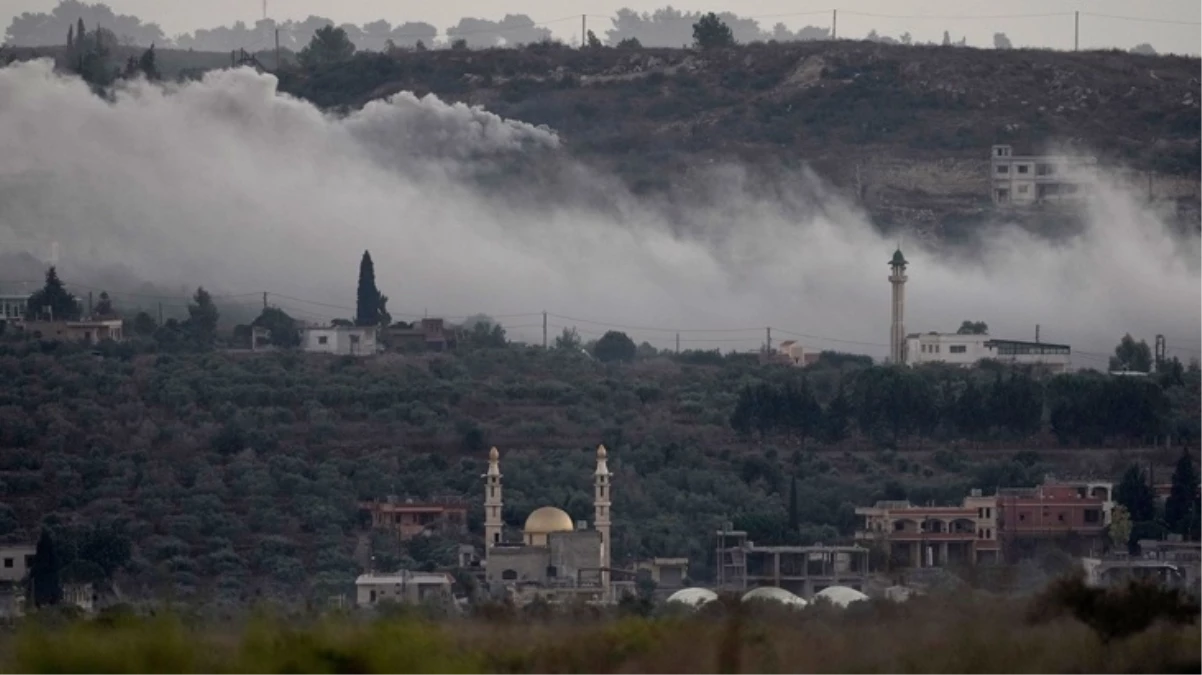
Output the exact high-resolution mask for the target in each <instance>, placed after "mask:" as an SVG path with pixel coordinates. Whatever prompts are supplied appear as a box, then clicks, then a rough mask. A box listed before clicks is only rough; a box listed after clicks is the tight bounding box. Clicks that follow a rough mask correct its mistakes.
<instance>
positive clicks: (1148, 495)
mask: <svg viewBox="0 0 1202 675" xmlns="http://www.w3.org/2000/svg"><path fill="white" fill-rule="evenodd" d="M1114 500H1115V501H1116V502H1118V503H1120V504H1122V505H1123V506H1124V507H1126V509H1127V512H1128V513H1130V514H1131V521H1132V522H1135V523H1144V522H1148V521H1150V520H1152V519H1153V518H1155V517H1156V494H1155V493H1154V492H1152V488H1151V487H1149V486H1148V480H1147V477H1146V475H1145V474H1144V472H1143V470H1141V469H1140V468H1139V467H1138V466H1137V465H1135V464H1132V465H1131V466H1130V467H1128V468H1127V471H1126V472H1125V473H1124V474H1123V478H1122V480H1121V481H1119V484H1118V486H1117V487H1116V488H1115V489H1114Z"/></svg>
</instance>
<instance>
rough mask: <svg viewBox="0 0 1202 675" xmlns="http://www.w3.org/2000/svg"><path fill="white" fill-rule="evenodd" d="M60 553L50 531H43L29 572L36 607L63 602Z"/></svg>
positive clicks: (32, 596)
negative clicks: (59, 569) (59, 574)
mask: <svg viewBox="0 0 1202 675" xmlns="http://www.w3.org/2000/svg"><path fill="white" fill-rule="evenodd" d="M58 568H59V563H58V553H57V552H56V551H55V546H54V539H53V538H51V536H50V531H49V530H42V536H41V537H39V538H38V547H37V550H36V551H35V553H34V556H33V566H32V567H31V568H30V570H29V586H30V593H29V595H30V596H31V599H32V600H33V605H34V607H47V606H51V605H57V604H58V603H60V602H62V600H63V587H62V583H61V582H60V580H59V577H58Z"/></svg>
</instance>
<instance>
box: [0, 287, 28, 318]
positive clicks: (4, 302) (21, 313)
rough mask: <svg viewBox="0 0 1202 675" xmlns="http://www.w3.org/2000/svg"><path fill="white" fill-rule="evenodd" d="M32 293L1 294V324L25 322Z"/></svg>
mask: <svg viewBox="0 0 1202 675" xmlns="http://www.w3.org/2000/svg"><path fill="white" fill-rule="evenodd" d="M31 297H33V294H32V293H3V294H0V323H12V324H20V323H21V322H23V321H24V320H25V312H26V311H27V310H28V308H29V298H31Z"/></svg>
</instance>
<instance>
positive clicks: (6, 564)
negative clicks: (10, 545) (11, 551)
mask: <svg viewBox="0 0 1202 675" xmlns="http://www.w3.org/2000/svg"><path fill="white" fill-rule="evenodd" d="M12 567H13V559H12V558H5V559H4V569H6V570H10V569H12Z"/></svg>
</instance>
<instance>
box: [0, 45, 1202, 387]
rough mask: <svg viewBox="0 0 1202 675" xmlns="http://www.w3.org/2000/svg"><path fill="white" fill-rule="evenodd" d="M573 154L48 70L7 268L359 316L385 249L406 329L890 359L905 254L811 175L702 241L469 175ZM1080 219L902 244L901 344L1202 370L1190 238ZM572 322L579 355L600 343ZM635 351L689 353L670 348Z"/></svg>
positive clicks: (18, 189)
mask: <svg viewBox="0 0 1202 675" xmlns="http://www.w3.org/2000/svg"><path fill="white" fill-rule="evenodd" d="M560 143H561V140H560V139H559V138H557V137H556V135H555V134H554V132H552V131H550V130H547V129H542V128H536V127H533V126H530V125H526V124H523V123H520V122H513V121H508V120H502V119H500V118H498V117H496V116H494V115H491V114H489V113H487V112H485V111H481V110H478V109H473V108H469V107H466V106H461V105H446V104H444V103H442V102H440V101H438V100H436V99H433V98H429V97H427V98H424V99H417V98H414V97H412V96H410V95H407V94H402V95H399V96H397V97H394V98H393V99H392V100H391V101H387V102H383V101H381V102H377V103H373V104H371V105H369V106H368V107H366V108H365V109H364V110H362V111H360V112H357V113H354V114H351V115H349V116H347V117H343V118H334V117H330V116H326V115H323V114H322V113H321V112H320V111H318V110H317V109H315V108H314V107H312V106H311V105H309V104H308V103H305V102H303V101H297V100H294V99H291V98H288V97H285V96H281V95H279V94H277V93H276V91H275V80H274V79H273V78H272V77H271V76H268V75H259V74H256V73H254V72H252V71H249V70H240V71H224V72H215V73H211V74H209V75H207V76H206V77H205V79H204V80H203V81H201V82H196V83H189V84H183V85H178V86H175V87H173V88H171V89H170V90H168V91H164V90H163V89H160V88H158V87H155V86H153V85H149V84H144V83H143V84H134V85H131V86H130V87H129V88H128V89H126V90H124V91H122V92H120V93H118V94H117V96H116V99H115V101H113V102H107V101H104V100H102V99H100V98H97V97H96V96H94V95H93V94H91V93H90V92H89V91H88V89H87V87H86V86H85V85H84V84H82V83H81V82H79V81H78V80H75V79H68V78H63V77H60V76H59V75H57V74H55V73H54V72H53V71H52V68H51V65H50V64H49V63H46V62H33V63H25V64H17V65H13V66H10V67H8V68H6V69H4V70H0V189H3V191H4V193H5V195H6V199H5V200H3V201H0V246H2V247H3V249H4V250H7V251H12V250H21V249H25V250H31V251H35V252H42V251H46V250H48V248H49V242H51V241H58V242H60V245H61V247H62V252H63V256H64V260H68V259H71V260H76V261H79V262H81V263H82V262H83V261H84V260H85V259H86V261H88V262H90V263H93V264H94V263H97V262H104V263H107V264H120V265H125V266H128V267H129V268H130V269H133V270H136V271H137V273H138V274H139V275H141V276H142V277H143V278H145V279H147V280H150V281H154V282H156V283H162V284H165V285H176V284H188V285H192V286H195V285H197V284H204V285H205V286H206V287H210V288H213V289H215V290H216V291H218V292H228V293H237V292H252V291H258V290H270V291H274V292H277V293H282V294H287V295H290V296H293V297H296V298H304V299H307V300H314V301H319V302H326V303H332V304H337V305H342V306H353V303H354V301H353V298H354V291H355V282H356V271H357V269H358V261H359V256H360V255H361V254H362V252H363V250H364V249H370V250H371V252H372V256H373V258H374V259H375V263H376V275H377V280H378V281H379V283H380V285H381V289H382V290H383V291H384V292H385V293H386V294H387V295H388V296H389V297H390V298H391V302H390V305H389V307H390V309H392V310H394V312H396V314H397V315H403V314H404V313H409V314H421V313H422V312H424V311H426V310H428V311H429V312H430V313H431V314H444V315H449V316H463V315H468V314H472V313H475V312H486V313H489V314H493V315H510V314H524V313H537V312H541V311H542V310H544V309H545V310H548V311H550V312H552V313H556V314H560V315H566V316H570V317H578V318H581V319H591V320H594V321H600V322H606V323H613V324H620V325H624V326H634V327H662V328H671V327H682V328H715V329H742V328H746V329H749V330H748V331H747V332H743V333H738V332H727V333H720V332H713V333H692V332H686V333H683V334H682V336H681V337H682V340H684V341H685V344H684V345H683V346H685V347H693V348H715V347H723V348H741V349H747V348H753V347H754V346H755V345H756V343H757V341H759V340H761V339H762V333H761V332H760V327H763V326H768V325H771V326H774V327H776V328H777V329H778V332H777V333H776V335H775V336H774V337H776V338H777V339H782V338H787V337H792V336H789V335H787V334H785V333H783V332H782V331H781V329H784V330H790V331H795V332H800V333H805V334H809V335H813V336H821V337H826V338H840V339H843V340H849V341H854V342H862V343H868V344H863V345H859V344H848V343H838V342H833V341H828V340H822V339H817V338H803V339H802V342H803V343H805V344H807V345H809V346H811V347H815V348H841V349H845V350H850V351H860V352H865V353H870V354H873V355H874V356H882V355H883V354H885V353H886V352H887V348H886V347H885V346H884V344H883V343H884V342H885V340H886V336H887V335H888V331H889V314H888V313H889V286H888V283H887V281H886V276H887V274H888V268H887V264H886V263H887V261H888V259H889V257H890V255H891V254H892V252H893V247H894V245H895V244H896V243H897V242H896V240H895V239H891V238H886V237H883V236H881V235H880V234H879V233H878V232H877V231H876V230H875V229H874V228H873V227H872V225H871V224H870V223H869V222H868V221H867V219H866V218H865V217H864V216H863V214H861V213H859V212H858V211H857V210H856V209H855V208H853V207H852V206H850V205H848V204H847V203H845V202H843V201H842V200H840V199H839V198H838V197H837V196H835V195H833V194H832V193H831V192H830V191H828V190H827V189H826V188H825V187H824V186H823V184H822V182H821V181H820V180H819V179H818V178H816V177H814V176H812V175H809V174H806V173H804V172H803V173H800V174H799V175H797V176H793V177H791V178H792V182H793V183H794V184H795V185H796V189H795V190H793V191H792V192H791V193H789V194H787V195H784V196H782V197H781V198H779V199H771V200H769V199H764V198H753V197H751V196H750V194H751V192H752V190H750V189H749V188H748V185H747V182H748V181H750V180H751V179H750V178H749V177H748V176H746V175H745V174H743V172H742V171H741V170H740V169H739V168H737V167H721V168H718V169H716V170H714V171H713V172H711V173H710V175H709V183H707V186H708V188H707V192H708V195H709V197H710V198H711V199H710V200H709V203H711V204H713V203H718V204H720V207H719V208H704V209H701V208H699V209H697V210H696V211H695V212H689V213H687V221H688V223H689V228H688V233H687V234H682V233H681V231H680V228H679V226H678V224H669V223H668V222H666V220H665V219H663V218H662V217H661V216H660V215H659V214H661V213H662V212H663V211H662V209H660V208H659V207H660V205H658V204H652V203H648V202H645V201H640V200H639V199H637V198H635V197H633V196H631V195H630V194H629V193H626V192H624V191H622V190H621V189H620V188H618V187H617V182H616V181H614V180H612V178H611V177H609V176H604V175H597V174H596V173H594V172H590V171H588V170H586V169H583V168H581V167H579V166H574V167H572V169H571V170H570V171H566V172H564V173H565V175H568V176H571V181H572V182H574V183H580V193H581V194H585V193H588V194H595V193H596V190H597V189H598V188H597V186H598V185H599V186H602V187H603V188H604V190H605V191H606V193H607V194H608V195H609V200H610V203H609V204H608V205H607V208H596V207H595V206H594V205H593V204H591V203H589V204H588V205H586V204H585V202H584V201H583V200H582V199H578V198H576V197H575V196H574V192H573V191H572V190H570V189H569V190H566V191H565V189H564V187H563V185H564V183H563V182H562V181H561V182H559V183H557V185H556V187H554V188H553V189H552V188H547V187H545V186H542V185H537V184H532V185H527V186H525V187H524V189H522V190H521V191H520V193H519V194H520V195H521V198H520V199H514V198H513V196H512V195H510V196H509V198H500V196H497V195H495V194H494V193H488V192H485V191H482V190H481V189H480V188H479V186H478V184H477V183H475V182H474V181H472V180H470V179H468V178H465V176H470V175H471V174H472V172H473V170H474V167H476V166H478V165H479V164H480V163H487V162H498V161H500V162H504V161H507V160H506V158H510V157H515V156H516V157H519V158H521V157H525V158H529V157H530V156H531V154H532V153H534V154H537V153H546V154H547V156H548V157H557V159H556V160H555V161H558V162H563V163H565V164H567V163H568V162H567V161H566V160H565V159H564V158H563V157H562V155H563V153H562V151H560V150H558V149H557V148H558V147H559V145H560ZM584 183H589V185H585V184H584ZM798 214H803V215H802V216H801V217H799V216H798ZM1086 215H1087V216H1088V217H1087V221H1088V223H1089V226H1088V228H1087V229H1086V231H1085V232H1084V233H1083V234H1081V235H1080V236H1077V237H1074V238H1071V239H1069V240H1067V241H1060V242H1058V243H1056V244H1052V243H1049V242H1048V241H1045V240H1043V239H1040V238H1038V237H1035V236H1032V235H1030V234H1025V233H1023V232H1022V231H1021V230H1020V229H1018V228H999V229H994V230H991V233H990V234H988V235H984V236H985V241H984V247H983V249H982V250H983V251H984V253H983V255H981V256H979V257H977V258H974V259H971V260H970V259H960V258H951V257H948V256H947V254H946V253H939V252H936V251H929V250H926V249H924V248H922V247H920V246H919V245H918V244H917V243H913V242H903V247H904V249H905V253H906V255H907V257H908V258H909V259H910V261H911V263H912V264H911V268H910V283H909V285H908V289H907V293H908V298H907V319H906V323H907V328H908V330H910V331H926V330H942V331H950V330H955V328H956V327H957V326H958V325H959V323H960V321H961V320H964V319H973V320H984V321H987V322H988V323H989V325H990V327H991V331H990V332H991V333H992V334H994V335H996V336H999V337H1014V338H1020V339H1025V338H1031V337H1033V335H1034V330H1035V325H1036V324H1041V325H1042V333H1041V336H1042V337H1043V339H1045V340H1048V341H1065V342H1069V343H1071V344H1073V346H1074V348H1075V349H1077V350H1083V351H1094V352H1108V351H1110V350H1111V349H1112V348H1113V345H1114V344H1115V343H1116V342H1117V340H1118V338H1119V337H1120V336H1121V335H1122V333H1124V332H1127V331H1131V332H1133V333H1135V334H1137V335H1138V336H1139V337H1145V338H1147V339H1149V341H1150V340H1151V337H1152V335H1154V334H1155V333H1158V332H1159V333H1164V334H1165V335H1167V336H1168V339H1169V343H1170V345H1172V346H1180V347H1188V348H1192V349H1197V347H1198V342H1199V321H1200V313H1202V312H1200V294H1199V256H1198V242H1197V240H1196V239H1194V240H1192V241H1189V242H1185V243H1184V244H1183V243H1182V242H1180V241H1178V240H1176V239H1174V238H1173V237H1172V236H1170V235H1169V234H1168V233H1167V230H1166V228H1165V227H1164V225H1163V224H1162V223H1161V222H1160V221H1159V220H1158V219H1157V218H1156V217H1155V215H1154V214H1152V213H1149V212H1147V211H1146V210H1144V209H1143V208H1141V205H1140V204H1139V203H1138V201H1137V200H1136V199H1134V198H1132V196H1131V195H1130V194H1128V193H1127V192H1126V191H1125V189H1124V188H1123V187H1122V186H1118V185H1111V186H1108V189H1106V190H1104V191H1103V192H1102V193H1101V194H1100V195H1099V197H1098V199H1097V200H1095V201H1094V202H1093V204H1092V206H1090V207H1089V213H1088V214H1086ZM65 265H66V263H65V262H64V266H65ZM0 276H3V275H0ZM295 307H296V308H297V309H301V308H304V309H305V310H306V311H308V312H309V313H326V314H329V315H337V314H346V312H338V311H337V310H324V311H323V310H322V309H320V306H317V305H295ZM286 308H287V307H286ZM302 316H306V317H307V316H308V315H306V314H302ZM538 322H539V319H537V318H531V319H514V320H510V321H507V323H509V324H510V325H513V326H518V325H522V324H529V323H538ZM557 323H558V324H568V323H572V322H570V321H567V320H564V319H552V325H553V326H554V325H555V324H557ZM577 325H578V326H579V328H580V329H581V331H582V332H583V333H584V334H585V336H586V337H588V336H591V335H595V334H598V333H599V332H601V331H603V330H604V328H603V327H600V326H595V325H591V324H585V323H579V324H577ZM553 330H554V328H553ZM540 332H541V331H539V330H538V329H537V328H529V329H527V328H515V329H514V330H513V331H512V333H514V334H516V337H525V338H528V339H533V338H535V337H536V335H538V334H539V333H540ZM629 332H630V333H631V334H632V336H633V337H634V338H635V339H636V340H644V339H646V340H650V341H652V342H653V343H658V344H660V345H665V346H666V345H669V344H671V342H672V341H673V335H672V333H671V331H663V332H652V331H639V330H632V331H629ZM720 339H722V340H729V341H727V342H718V340H720ZM689 340H699V341H697V342H690V341H689ZM700 340H705V341H704V342H702V341H700ZM711 340H712V341H711ZM1181 355H1182V356H1188V355H1189V354H1181ZM1078 363H1079V364H1081V365H1104V362H1101V363H1099V362H1090V361H1087V360H1078Z"/></svg>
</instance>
